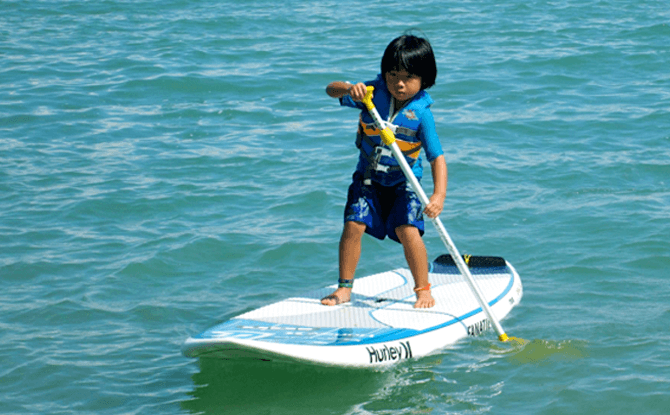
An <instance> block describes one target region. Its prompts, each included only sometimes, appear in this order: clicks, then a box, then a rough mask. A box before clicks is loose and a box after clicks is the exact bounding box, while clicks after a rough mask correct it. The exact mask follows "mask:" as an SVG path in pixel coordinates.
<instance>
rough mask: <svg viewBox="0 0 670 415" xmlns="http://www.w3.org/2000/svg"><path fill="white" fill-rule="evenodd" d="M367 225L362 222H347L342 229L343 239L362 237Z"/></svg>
mask: <svg viewBox="0 0 670 415" xmlns="http://www.w3.org/2000/svg"><path fill="white" fill-rule="evenodd" d="M365 229H366V226H365V224H364V223H361V222H353V221H349V222H345V223H344V229H343V230H342V239H351V238H358V239H361V238H362V237H363V234H364V233H365Z"/></svg>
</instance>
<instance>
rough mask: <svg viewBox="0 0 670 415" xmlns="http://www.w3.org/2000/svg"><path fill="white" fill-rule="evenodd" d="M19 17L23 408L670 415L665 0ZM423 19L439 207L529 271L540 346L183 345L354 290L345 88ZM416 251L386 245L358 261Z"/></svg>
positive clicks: (373, 268) (447, 218) (3, 186)
mask: <svg viewBox="0 0 670 415" xmlns="http://www.w3.org/2000/svg"><path fill="white" fill-rule="evenodd" d="M0 4H1V5H2V13H1V14H0V56H1V59H0V80H1V82H0V333H1V335H0V413H3V414H5V413H6V414H37V413H39V414H42V413H44V414H65V413H68V414H69V413H77V414H81V413H83V414H157V413H159V414H188V413H193V414H196V413H197V414H203V413H205V414H224V413H225V414H228V413H230V414H273V415H275V414H356V415H358V414H375V415H377V414H379V415H381V414H393V415H397V414H424V413H431V414H483V413H501V414H502V413H521V414H589V415H591V414H600V413H602V414H626V415H627V414H630V413H639V414H665V413H667V411H668V410H667V408H670V394H669V393H668V391H670V360H669V359H668V355H669V354H670V348H669V346H668V345H669V344H670V332H669V330H668V325H669V323H670V305H669V304H670V287H669V284H668V283H667V276H668V269H670V254H669V252H670V237H669V236H668V235H670V207H669V206H670V162H669V161H668V160H670V133H668V131H670V111H669V108H670V76H669V75H668V71H667V68H668V67H669V66H670V46H668V45H669V44H668V37H669V36H670V27H669V26H668V22H669V21H670V9H668V7H667V4H666V2H662V1H641V2H633V1H615V0H607V1H597V2H577V1H573V0H567V1H530V2H527V1H526V2H520V1H510V2H505V3H500V2H492V1H479V2H472V1H466V2H462V1H459V2H452V1H447V2H438V1H434V0H426V1H419V2H413V3H398V4H390V3H388V2H379V1H372V2H359V1H350V2H346V1H345V2H330V1H318V2H317V1H294V2H292V1H289V2H285V3H276V2H270V1H262V0H259V1H248V2H228V1H223V2H216V1H211V0H205V1H183V0H173V1H162V2H158V1H148V0H146V1H132V2H128V1H113V0H108V1H96V2H92V1H83V0H72V1H50V0H45V1H35V2H25V1H2V2H1V3H0ZM412 27H418V28H420V29H421V30H422V31H423V32H424V33H425V35H426V36H427V37H428V38H429V39H430V40H431V42H432V44H433V47H434V49H435V53H436V55H437V61H438V70H439V74H438V79H437V84H436V86H435V87H433V88H432V89H431V90H430V93H431V95H432V97H433V98H434V99H435V101H436V103H435V104H434V106H433V112H434V114H435V119H436V126H437V131H438V134H439V135H440V139H441V142H442V145H443V147H444V150H445V156H446V160H447V164H448V167H449V188H448V192H447V199H446V204H445V211H444V213H443V214H442V220H443V221H444V222H445V225H446V227H447V229H448V230H449V232H450V234H451V237H452V238H453V239H454V242H455V243H456V245H457V246H458V248H459V249H460V250H461V251H462V252H463V253H469V254H473V255H497V256H503V257H505V258H506V259H507V260H508V261H510V262H511V263H512V264H513V265H514V266H515V267H516V269H517V270H518V272H519V274H520V275H521V278H522V281H523V283H524V298H523V301H522V303H521V304H520V305H519V306H517V307H516V308H515V309H514V310H513V311H512V313H511V314H510V316H509V317H508V318H507V319H506V320H505V321H503V325H504V327H505V328H506V330H507V332H508V333H509V334H510V335H514V336H518V337H522V338H526V339H529V340H531V342H530V343H529V344H528V345H526V346H525V347H513V346H509V345H504V344H500V343H499V342H497V340H496V339H495V336H494V335H493V334H491V333H490V334H488V335H486V336H484V337H480V338H476V339H470V340H466V341H463V342H461V343H459V344H458V345H456V346H455V347H453V348H449V349H445V350H443V351H442V352H440V353H438V354H436V355H434V356H430V357H427V358H424V359H420V360H417V361H412V362H408V363H405V364H403V365H400V366H398V367H395V368H393V369H390V370H387V371H383V372H373V371H361V370H342V369H332V368H314V367H306V366H305V367H301V366H285V365H279V364H264V365H263V364H251V365H249V364H246V365H242V364H238V363H234V362H222V361H202V362H198V361H195V360H190V359H187V358H185V357H183V356H182V355H181V354H180V350H179V349H180V346H181V344H182V343H183V341H184V340H185V339H186V338H187V337H188V336H190V335H193V334H196V333H198V332H200V331H202V330H204V329H206V328H207V327H209V326H211V325H213V324H216V323H218V322H221V321H225V320H226V319H228V318H230V317H233V316H236V315H238V314H240V313H242V312H245V311H248V310H252V309H254V308H257V307H260V306H262V305H265V304H267V303H269V302H274V301H279V300H281V299H283V298H286V297H288V296H290V295H295V294H299V293H301V292H304V291H311V290H313V289H316V288H320V287H322V286H324V285H326V284H331V283H333V281H334V279H336V278H337V258H336V256H337V242H338V239H339V233H340V231H341V227H342V223H341V221H342V210H343V204H344V201H345V197H346V189H347V186H348V184H349V180H350V177H351V173H352V172H353V169H354V167H355V163H356V160H357V154H356V150H355V147H354V145H353V141H354V133H355V125H356V119H357V116H358V115H357V114H356V112H355V111H353V110H350V109H346V108H340V107H339V106H338V104H337V102H336V101H335V100H332V99H330V98H328V97H327V96H326V94H325V93H324V88H325V86H326V84H327V83H328V82H330V81H332V80H351V81H358V80H368V79H372V78H373V77H374V76H375V75H376V74H377V71H378V70H379V69H378V68H379V62H380V59H381V55H382V52H383V50H384V48H385V47H386V45H387V44H388V42H389V41H390V40H391V39H392V38H394V37H395V36H397V35H399V34H401V33H402V32H403V31H404V30H406V29H408V28H412ZM424 185H425V186H426V187H427V188H428V189H431V188H432V184H431V183H430V175H426V179H425V180H424ZM424 239H425V241H426V245H427V247H428V250H429V255H430V257H432V258H435V257H437V256H438V255H439V254H441V253H443V252H444V248H443V247H442V246H441V242H440V239H439V237H438V236H437V234H436V233H435V232H432V231H431V230H430V229H428V232H427V233H426V235H425V238H424ZM400 266H404V258H403V255H402V249H401V247H400V246H399V245H397V244H395V243H393V242H390V241H388V240H387V241H376V240H373V239H365V240H364V244H363V256H362V259H361V263H360V266H359V275H365V274H370V273H376V272H380V271H384V270H388V269H391V268H396V267H400Z"/></svg>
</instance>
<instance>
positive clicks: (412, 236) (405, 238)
mask: <svg viewBox="0 0 670 415" xmlns="http://www.w3.org/2000/svg"><path fill="white" fill-rule="evenodd" d="M395 234H396V236H397V237H398V240H400V243H402V244H403V245H404V244H405V242H409V241H414V240H416V238H419V239H421V234H420V233H419V229H418V228H417V227H416V226H412V225H400V226H398V227H397V228H395Z"/></svg>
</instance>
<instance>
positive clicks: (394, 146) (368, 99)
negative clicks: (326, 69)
mask: <svg viewBox="0 0 670 415" xmlns="http://www.w3.org/2000/svg"><path fill="white" fill-rule="evenodd" d="M373 91H374V87H372V86H368V87H367V94H366V95H365V98H363V101H362V102H363V104H365V107H366V108H367V109H368V112H369V113H370V115H371V116H372V118H373V119H374V122H375V125H376V126H377V128H378V129H379V130H380V131H381V134H380V135H381V139H382V142H383V143H384V144H386V145H387V146H389V147H391V151H392V152H393V156H394V157H395V159H396V161H397V162H398V164H399V165H400V168H401V169H402V171H403V173H405V177H406V178H407V181H408V182H409V183H410V185H411V186H412V189H413V190H414V192H415V193H416V194H417V195H418V196H419V199H420V200H421V203H422V204H423V207H424V208H425V207H426V206H427V205H428V203H429V199H428V196H427V195H426V192H424V191H423V188H422V187H421V184H419V181H418V180H417V178H416V176H414V173H413V172H412V169H411V168H410V166H409V164H408V163H407V160H405V156H404V155H403V154H402V151H400V148H399V147H398V143H396V142H395V134H394V133H393V131H392V130H391V128H390V127H388V126H387V125H386V124H385V123H384V122H383V121H382V118H381V116H380V115H379V113H378V112H377V108H375V104H374V103H373V102H372V92H373ZM431 221H432V222H433V225H435V228H436V229H437V233H439V234H440V238H442V242H444V245H445V246H446V247H447V249H448V250H449V253H450V254H451V257H452V258H453V259H454V262H455V263H456V266H457V267H458V270H459V271H460V272H461V274H462V275H463V277H465V281H466V282H467V283H468V286H469V287H470V290H472V293H473V294H474V295H475V297H477V301H478V302H479V305H480V306H481V308H482V310H484V312H485V313H486V316H487V317H488V319H489V321H491V322H492V323H493V327H494V328H495V331H496V333H497V334H498V340H500V341H502V342H506V341H509V340H512V341H516V342H519V343H526V340H523V339H518V338H516V337H508V336H507V334H505V331H504V330H503V328H502V326H501V325H500V323H499V322H498V320H497V319H496V318H495V317H493V313H492V312H491V309H490V308H489V305H488V304H487V303H486V301H485V300H484V296H483V294H482V292H481V290H480V289H479V287H478V286H477V283H476V282H475V280H474V279H473V278H472V274H471V273H470V269H469V268H468V266H467V265H466V264H465V261H463V258H462V257H461V255H460V254H459V252H458V249H456V245H454V242H453V241H452V240H451V238H450V237H449V234H448V233H447V230H446V228H445V227H444V225H443V224H442V221H441V220H440V218H439V217H435V218H431Z"/></svg>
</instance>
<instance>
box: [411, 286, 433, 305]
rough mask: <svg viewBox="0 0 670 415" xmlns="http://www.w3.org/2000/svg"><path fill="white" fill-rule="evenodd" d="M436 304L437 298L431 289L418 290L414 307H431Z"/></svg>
mask: <svg viewBox="0 0 670 415" xmlns="http://www.w3.org/2000/svg"><path fill="white" fill-rule="evenodd" d="M434 305H435V299H434V298H433V296H432V295H431V293H430V290H421V291H417V292H416V303H414V308H431V307H433V306H434Z"/></svg>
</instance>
